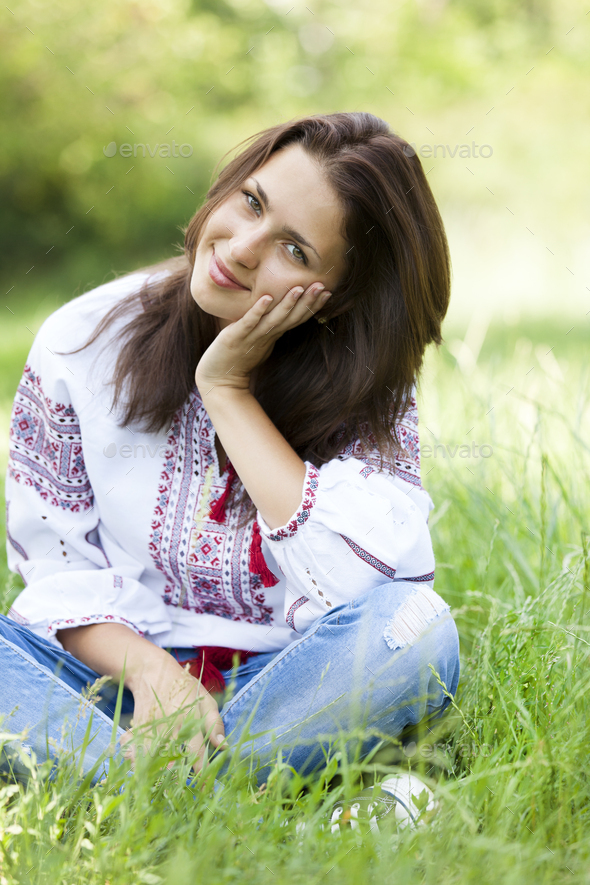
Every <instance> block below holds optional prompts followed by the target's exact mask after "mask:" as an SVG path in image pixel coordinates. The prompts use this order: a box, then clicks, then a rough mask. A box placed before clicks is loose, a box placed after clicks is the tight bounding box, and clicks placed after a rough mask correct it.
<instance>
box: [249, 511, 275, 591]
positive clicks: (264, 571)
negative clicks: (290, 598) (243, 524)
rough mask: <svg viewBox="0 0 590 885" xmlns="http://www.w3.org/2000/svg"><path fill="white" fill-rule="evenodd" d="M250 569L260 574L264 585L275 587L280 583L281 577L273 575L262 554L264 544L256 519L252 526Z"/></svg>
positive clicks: (255, 573)
mask: <svg viewBox="0 0 590 885" xmlns="http://www.w3.org/2000/svg"><path fill="white" fill-rule="evenodd" d="M250 571H251V572H252V574H254V575H260V579H261V581H262V585H263V587H274V586H275V584H278V583H279V579H278V578H277V577H276V576H275V575H273V573H272V572H271V570H270V569H269V567H268V566H267V564H266V561H265V559H264V556H263V554H262V544H261V540H260V528H259V526H258V522H257V521H256V520H254V525H253V527H252V543H251V544H250Z"/></svg>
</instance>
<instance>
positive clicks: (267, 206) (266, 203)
mask: <svg viewBox="0 0 590 885" xmlns="http://www.w3.org/2000/svg"><path fill="white" fill-rule="evenodd" d="M252 181H253V182H254V183H255V184H256V190H257V191H258V196H259V197H260V199H261V200H262V202H263V203H264V208H265V209H266V211H267V212H270V211H271V207H270V200H269V199H268V194H267V193H266V191H265V190H264V188H263V187H262V185H261V184H260V182H258V181H257V180H256V179H255V178H254V177H253V176H252ZM283 233H285V234H287V236H288V237H293V239H294V240H297V241H298V242H300V243H302V245H304V246H308V247H309V248H310V249H313V251H314V252H315V254H316V255H317V256H318V258H319V259H320V261H321V260H322V257H321V255H320V254H319V252H318V251H317V249H314V248H313V246H312V245H311V243H310V242H308V240H306V239H305V237H302V236H301V234H299V233H297V231H296V230H293V228H292V227H289V225H288V224H284V225H283Z"/></svg>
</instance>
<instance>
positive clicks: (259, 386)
mask: <svg viewBox="0 0 590 885" xmlns="http://www.w3.org/2000/svg"><path fill="white" fill-rule="evenodd" d="M248 142H251V144H250V145H249V146H248V147H246V148H245V149H244V150H243V151H242V153H240V154H239V155H238V156H236V157H234V159H232V160H231V161H230V162H229V163H228V164H227V165H226V166H225V168H224V169H223V171H222V172H221V173H220V174H219V176H218V178H217V180H216V181H215V183H214V184H213V185H212V187H211V188H210V190H209V192H208V193H207V195H206V198H205V201H204V203H203V205H202V207H201V208H200V209H199V210H198V211H197V212H196V213H195V215H194V216H193V218H192V219H191V220H190V222H189V224H188V226H187V227H186V228H182V232H183V234H184V254H183V255H180V256H175V257H173V258H169V259H167V260H165V261H163V262H160V263H158V264H153V265H149V266H148V267H145V268H141V270H143V271H149V272H150V273H151V274H155V273H156V272H158V271H162V270H168V271H169V274H168V275H167V276H165V277H163V278H162V277H160V278H159V279H155V280H154V279H151V280H150V279H147V280H146V282H145V283H144V285H143V286H142V287H141V289H140V290H138V291H137V292H133V293H132V294H131V295H128V296H127V297H126V298H125V299H124V300H122V301H121V302H119V303H118V304H116V305H115V306H114V307H113V308H111V310H110V311H109V312H108V313H107V314H106V315H105V316H104V317H103V318H102V319H101V321H100V322H99V323H98V325H97V326H96V328H95V330H94V332H93V334H92V336H91V337H90V339H89V340H88V341H87V342H86V343H85V344H84V345H82V347H80V348H77V350H74V351H68V352H69V353H77V352H78V351H79V350H83V349H84V348H85V347H88V346H89V345H90V344H92V343H93V342H94V341H95V340H96V338H97V337H98V336H99V335H100V334H102V332H104V331H105V329H106V328H107V327H108V326H109V325H110V324H111V323H112V322H113V321H114V320H115V319H116V318H118V317H119V316H121V315H122V314H123V313H125V311H127V310H130V309H133V308H137V307H139V308H140V307H141V305H143V308H144V309H143V311H141V309H140V310H139V312H138V313H137V311H135V314H136V315H134V316H133V318H132V319H131V321H130V322H129V323H128V324H127V325H126V326H125V327H124V328H122V329H121V330H119V332H118V335H117V336H116V337H117V338H118V337H124V336H127V338H126V341H125V343H124V344H123V346H122V347H121V348H120V351H119V353H118V357H117V362H116V366H115V369H114V374H113V380H112V381H111V384H114V387H115V391H114V396H113V408H115V406H116V405H117V404H118V403H119V401H120V399H121V397H122V393H123V389H124V387H125V385H127V386H128V390H129V396H128V398H127V402H126V404H125V409H124V411H123V415H122V418H121V419H120V421H119V425H120V426H125V425H128V424H129V423H139V422H142V424H141V429H143V430H144V431H145V432H158V431H160V430H162V429H163V428H165V427H166V428H167V427H169V426H170V423H171V420H172V418H173V417H174V415H175V413H176V412H177V410H178V409H179V408H180V407H181V406H182V405H183V404H184V403H185V402H186V401H187V399H188V398H189V396H190V394H191V391H193V390H194V388H195V369H196V367H197V364H198V362H199V359H200V358H201V355H202V354H203V353H204V351H205V350H206V349H207V347H208V346H209V344H210V343H211V342H212V341H213V339H214V338H215V335H216V333H217V327H216V320H215V318H214V317H213V316H210V315H209V314H207V313H205V312H204V311H203V310H202V309H201V308H200V307H199V306H198V304H196V302H195V300H194V298H193V297H192V294H191V291H190V280H191V275H192V270H193V265H194V260H195V252H196V248H197V243H198V240H199V236H200V233H201V230H202V228H203V227H204V225H205V222H206V220H207V218H208V215H209V213H210V212H212V211H213V210H214V208H215V205H216V204H218V203H221V202H222V201H223V200H225V199H226V198H227V197H228V196H230V194H232V193H233V192H234V191H235V190H236V189H237V188H239V187H240V185H241V184H242V182H243V181H244V180H245V179H246V178H247V177H248V176H250V175H251V174H252V173H254V172H255V171H256V170H257V169H258V168H259V167H260V166H262V164H263V163H265V161H266V160H267V159H268V158H269V157H270V156H271V154H273V153H274V152H275V151H278V150H280V149H281V148H284V147H286V146H287V145H290V144H293V143H298V144H300V145H301V147H303V148H304V149H305V150H306V151H307V152H308V153H309V155H310V156H311V157H312V158H314V159H315V160H316V162H319V163H320V166H321V168H322V170H323V172H324V174H325V176H326V179H327V181H328V182H329V184H330V185H331V186H332V188H333V189H334V190H335V191H336V193H337V194H338V196H339V198H340V201H341V205H342V207H343V213H344V217H343V225H342V234H343V236H344V238H345V240H346V242H347V244H348V245H347V266H346V268H345V271H344V273H343V275H342V278H341V280H340V281H339V284H338V285H337V286H336V287H334V288H333V289H332V297H331V298H330V300H329V302H328V304H327V305H326V307H325V308H324V309H323V310H321V311H320V315H321V316H323V317H325V318H326V319H327V322H326V323H318V322H316V321H315V320H314V319H310V320H308V321H307V322H305V323H303V324H302V325H300V326H297V327H296V328H295V329H291V330H289V331H288V332H286V333H285V334H284V335H282V337H281V338H280V339H279V340H278V341H277V342H276V343H275V346H274V349H273V351H272V353H271V355H270V356H269V357H268V359H267V360H266V361H265V362H264V364H262V365H261V366H259V367H258V373H257V377H256V389H255V396H256V398H257V399H258V401H259V402H260V404H261V405H262V406H263V408H264V410H265V411H266V413H267V414H268V416H269V417H270V418H271V420H272V421H273V422H274V424H275V425H276V427H277V428H278V429H279V430H280V432H281V433H282V434H283V436H284V437H285V439H286V440H287V441H288V442H289V443H290V444H291V446H292V447H293V448H294V449H295V451H296V452H297V453H298V454H299V456H300V457H301V458H303V459H304V460H308V461H311V462H312V463H314V464H315V465H316V467H319V466H320V465H321V464H322V463H325V462H326V461H329V460H330V459H331V458H333V457H335V456H336V455H337V453H338V452H339V451H340V450H341V449H342V447H343V446H345V445H347V444H348V443H349V442H351V441H352V440H353V439H355V438H358V439H360V440H361V442H362V444H363V445H365V446H370V445H371V444H372V445H373V446H374V445H375V444H376V445H377V448H378V450H379V452H380V453H381V456H382V458H384V459H387V460H390V459H391V458H392V455H395V452H396V451H397V450H399V448H400V441H399V437H398V434H397V432H396V429H395V426H394V425H395V422H396V421H397V420H399V419H400V418H401V417H402V416H403V414H404V413H405V411H406V409H407V407H408V404H409V398H410V394H411V391H412V386H413V384H414V383H417V382H418V376H419V372H420V369H421V366H422V360H423V355H424V351H425V348H426V346H427V345H428V344H429V343H430V342H435V343H436V344H437V345H438V344H441V343H442V340H443V339H442V336H441V323H442V321H443V319H444V317H445V314H446V311H447V308H448V304H449V297H450V258H449V250H448V244H447V239H446V236H445V232H444V228H443V223H442V219H441V217H440V214H439V211H438V208H437V206H436V203H435V200H434V197H433V195H432V192H431V190H430V187H429V185H428V182H427V180H426V176H425V174H424V171H423V169H422V166H421V164H420V160H419V159H418V157H417V155H416V154H415V153H414V152H413V151H412V149H411V148H409V146H408V143H407V142H406V141H405V140H404V139H403V138H401V137H400V136H398V135H396V134H395V133H394V132H392V131H391V130H390V128H389V126H388V124H387V123H386V122H385V121H384V120H382V119H380V118H379V117H376V116H374V115H373V114H369V113H361V112H351V113H345V112H342V113H334V114H316V115H312V116H307V117H303V118H301V119H298V120H294V121H293V120H292V121H290V122H286V123H282V124H280V125H276V126H272V127H270V128H268V129H265V130H263V131H262V132H259V133H257V134H256V135H253V136H251V137H250V138H248V139H245V141H244V142H240V145H242V144H248ZM240 145H238V147H239V146H240ZM224 156H227V154H226V155H224ZM222 160H223V157H222ZM220 163H221V160H220ZM218 165H219V164H218ZM179 248H181V247H179ZM136 272H137V271H136ZM140 302H141V305H140Z"/></svg>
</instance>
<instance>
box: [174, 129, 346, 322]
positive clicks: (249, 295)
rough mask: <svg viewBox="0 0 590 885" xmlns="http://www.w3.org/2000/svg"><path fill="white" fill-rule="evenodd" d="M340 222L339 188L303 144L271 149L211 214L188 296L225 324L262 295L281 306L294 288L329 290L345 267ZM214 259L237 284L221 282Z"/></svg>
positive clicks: (343, 242) (243, 311) (344, 246)
mask: <svg viewBox="0 0 590 885" xmlns="http://www.w3.org/2000/svg"><path fill="white" fill-rule="evenodd" d="M246 192H247V193H246ZM342 219H343V215H342V207H341V205H340V203H339V200H338V197H337V195H336V193H335V192H334V190H333V189H332V188H331V186H330V185H329V184H328V182H327V180H326V179H325V177H324V175H323V173H322V172H321V170H320V169H319V167H318V165H317V164H316V163H315V162H314V161H312V160H311V159H310V157H309V155H308V154H307V153H306V152H305V151H304V149H303V148H302V147H300V146H299V145H298V144H293V145H289V146H288V147H286V148H283V149H282V150H280V151H277V152H275V153H274V154H272V156H271V157H270V158H269V159H268V160H267V162H266V163H265V164H264V165H263V166H261V167H260V168H259V169H258V170H257V171H256V172H254V173H253V175H251V176H250V177H249V178H246V179H245V180H244V181H243V182H242V185H241V186H240V187H239V188H238V189H237V190H236V191H235V192H234V193H233V194H231V195H230V196H229V197H227V198H226V200H225V201H224V202H223V203H221V204H219V205H218V206H217V207H216V208H215V210H214V211H213V212H212V213H211V214H210V215H209V219H208V221H207V222H206V224H205V226H204V228H203V229H202V231H201V237H200V240H199V243H198V246H197V251H196V256H195V264H194V268H193V274H192V277H191V292H192V296H193V298H194V299H195V301H196V302H197V304H198V305H199V307H201V308H202V310H204V311H205V312H206V313H209V314H212V315H213V316H216V317H218V318H219V327H220V328H223V327H224V326H227V325H228V324H229V323H232V322H235V321H236V320H239V319H241V317H243V316H244V314H245V313H246V311H248V310H249V309H250V308H251V307H252V305H253V304H255V302H256V301H258V299H259V298H260V297H261V296H262V295H266V294H270V295H272V296H273V298H274V303H275V304H278V303H279V301H281V300H282V299H283V298H284V297H285V295H286V294H287V292H288V291H289V289H291V288H293V287H294V286H303V287H304V289H307V288H308V286H310V285H311V284H312V283H315V282H320V283H323V285H324V286H325V287H326V289H328V290H329V291H333V290H334V288H335V287H336V285H337V283H338V281H339V279H340V277H341V275H342V273H343V272H344V268H345V265H346V249H347V248H348V246H347V244H346V241H345V240H344V239H343V238H342V236H341V235H340V233H339V231H340V228H341V225H342ZM216 259H217V260H218V261H219V264H220V265H221V270H222V271H223V269H224V268H225V270H226V271H229V273H231V274H232V275H233V277H235V279H236V280H237V281H238V283H239V284H240V287H239V288H228V287H227V286H226V285H224V283H225V282H228V281H227V277H225V276H224V275H223V273H221V275H220V271H219V269H218V267H217V262H216ZM211 274H212V275H213V276H212V275H211ZM273 306H274V305H273ZM310 316H311V314H310Z"/></svg>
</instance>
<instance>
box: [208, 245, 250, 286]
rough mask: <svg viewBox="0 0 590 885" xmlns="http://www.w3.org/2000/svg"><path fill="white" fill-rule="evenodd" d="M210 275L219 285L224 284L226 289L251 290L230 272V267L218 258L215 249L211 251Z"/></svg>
mask: <svg viewBox="0 0 590 885" xmlns="http://www.w3.org/2000/svg"><path fill="white" fill-rule="evenodd" d="M209 276H210V277H211V279H212V280H213V282H214V283H215V284H216V285H217V286H222V287H223V288H224V289H241V290H242V291H249V289H248V287H247V286H242V284H241V283H239V282H238V281H237V280H236V279H235V277H234V276H233V275H232V274H231V273H230V271H229V269H228V268H226V267H225V265H224V264H223V262H222V261H220V260H219V259H218V258H217V256H216V255H215V251H213V252H212V253H211V258H210V260H209Z"/></svg>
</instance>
